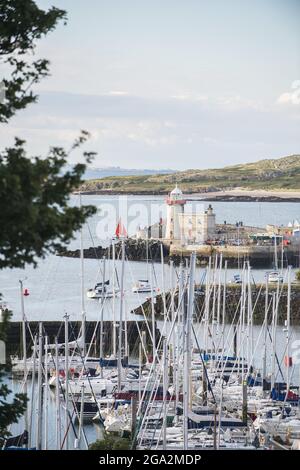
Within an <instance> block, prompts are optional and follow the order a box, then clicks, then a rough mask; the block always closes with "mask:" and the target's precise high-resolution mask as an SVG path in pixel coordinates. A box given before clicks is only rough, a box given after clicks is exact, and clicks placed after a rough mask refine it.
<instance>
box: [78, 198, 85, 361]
mask: <svg viewBox="0 0 300 470" xmlns="http://www.w3.org/2000/svg"><path fill="white" fill-rule="evenodd" d="M79 207H80V208H81V207H82V200H81V192H80V193H79ZM80 268H81V269H80V272H81V338H82V353H83V357H84V358H85V353H86V349H85V323H86V312H85V302H84V251H83V228H82V227H81V229H80Z"/></svg>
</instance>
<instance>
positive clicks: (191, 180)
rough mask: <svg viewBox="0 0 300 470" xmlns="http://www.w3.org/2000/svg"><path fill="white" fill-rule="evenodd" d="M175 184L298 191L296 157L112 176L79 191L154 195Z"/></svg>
mask: <svg viewBox="0 0 300 470" xmlns="http://www.w3.org/2000/svg"><path fill="white" fill-rule="evenodd" d="M176 182H177V183H178V184H180V188H181V189H182V190H183V191H184V192H186V193H196V192H207V191H217V190H225V189H226V190H229V189H234V188H243V189H252V190H255V189H256V190H258V189H265V190H282V191H288V190H300V155H291V156H288V157H283V158H278V159H270V160H267V159H266V160H260V161H258V162H255V163H245V164H239V165H234V166H227V167H224V168H217V169H210V170H186V171H180V172H177V173H172V174H164V175H143V176H122V177H117V176H115V177H108V178H103V179H99V180H89V181H86V182H85V183H84V184H83V185H82V187H81V188H80V190H81V191H91V192H94V191H95V192H102V191H103V192H107V191H111V192H116V193H154V194H155V193H166V192H168V191H169V190H170V189H172V186H173V185H174V184H175V183H176Z"/></svg>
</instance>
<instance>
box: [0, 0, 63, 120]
mask: <svg viewBox="0 0 300 470" xmlns="http://www.w3.org/2000/svg"><path fill="white" fill-rule="evenodd" d="M60 20H66V12H65V11H64V10H60V9H58V8H55V7H52V8H50V9H49V10H48V11H44V10H42V9H40V8H39V7H38V6H37V5H36V3H35V2H34V1H32V0H0V63H1V62H2V64H3V65H2V67H1V68H2V69H3V66H4V70H6V71H7V77H3V84H4V87H5V99H4V100H3V101H2V102H0V122H7V121H8V119H9V118H11V117H12V116H14V115H15V113H16V112H17V111H18V110H20V109H23V108H25V107H26V106H27V105H28V104H30V103H33V102H35V101H36V100H37V96H36V95H35V94H34V93H33V91H32V88H31V87H32V85H34V84H36V83H38V82H39V81H40V80H41V79H42V78H44V77H46V76H47V75H48V74H49V61H48V60H47V59H43V58H38V59H34V52H35V48H36V42H37V40H39V39H41V38H42V37H44V36H46V35H47V34H48V33H49V32H50V31H52V30H53V29H55V27H56V26H57V24H58V22H59V21H60Z"/></svg>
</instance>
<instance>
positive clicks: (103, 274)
mask: <svg viewBox="0 0 300 470" xmlns="http://www.w3.org/2000/svg"><path fill="white" fill-rule="evenodd" d="M104 291H105V256H104V257H103V270H102V295H101V304H102V305H101V320H100V359H102V358H103V315H104V301H105V298H104V294H105V292H104ZM101 377H102V378H103V367H101Z"/></svg>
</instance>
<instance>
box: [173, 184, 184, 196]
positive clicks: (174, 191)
mask: <svg viewBox="0 0 300 470" xmlns="http://www.w3.org/2000/svg"><path fill="white" fill-rule="evenodd" d="M170 196H171V197H172V198H173V199H180V198H182V191H181V189H179V188H178V186H177V184H176V187H175V188H174V189H173V191H171V193H170Z"/></svg>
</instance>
